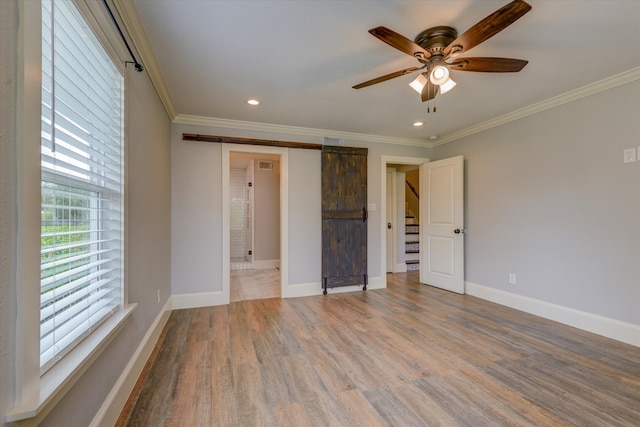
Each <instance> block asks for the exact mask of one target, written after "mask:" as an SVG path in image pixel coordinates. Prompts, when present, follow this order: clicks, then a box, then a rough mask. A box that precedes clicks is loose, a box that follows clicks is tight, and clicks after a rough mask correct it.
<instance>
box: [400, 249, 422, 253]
mask: <svg viewBox="0 0 640 427" xmlns="http://www.w3.org/2000/svg"><path fill="white" fill-rule="evenodd" d="M404 253H405V254H419V253H420V251H419V250H418V249H407V250H406V251H404Z"/></svg>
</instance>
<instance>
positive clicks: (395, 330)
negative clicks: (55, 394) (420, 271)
mask: <svg viewBox="0 0 640 427" xmlns="http://www.w3.org/2000/svg"><path fill="white" fill-rule="evenodd" d="M417 279H418V276H417V273H416V272H409V273H400V274H394V275H390V276H389V280H388V286H389V287H388V288H387V289H383V290H368V291H366V292H354V293H348V294H344V293H343V294H329V295H328V296H326V297H323V296H314V297H305V298H294V299H285V300H281V299H279V298H272V299H266V300H252V301H242V302H235V303H232V304H230V305H228V306H218V307H209V308H200V309H189V310H177V311H174V312H173V313H172V314H171V317H170V319H169V321H168V323H167V325H166V327H165V330H164V332H163V334H162V336H161V338H160V340H159V342H158V346H157V347H156V349H155V350H154V353H153V355H152V356H151V358H150V360H149V362H148V363H147V366H146V368H145V370H144V372H143V374H142V376H141V378H140V381H139V382H138V384H137V385H136V389H135V390H134V392H133V393H132V395H131V397H130V399H129V402H128V404H127V406H126V408H125V409H124V411H123V413H122V414H121V417H120V420H119V421H118V424H117V425H118V426H154V427H156V426H296V427H298V426H367V427H370V426H391V425H393V426H447V427H448V426H458V425H459V426H474V427H475V426H566V425H575V426H639V425H640V348H637V347H633V346H629V345H625V344H622V343H619V342H616V341H613V340H610V339H606V338H603V337H599V336H597V335H593V334H589V333H587V332H583V331H580V330H577V329H573V328H570V327H567V326H563V325H560V324H557V323H554V322H551V321H547V320H544V319H540V318H537V317H535V316H531V315H527V314H525V313H522V312H518V311H515V310H512V309H509V308H506V307H502V306H499V305H496V304H492V303H489V302H486V301H483V300H480V299H477V298H474V297H471V296H462V295H456V294H452V293H448V292H446V291H442V290H439V289H436V288H432V287H429V286H425V285H420V284H419V283H418V281H417Z"/></svg>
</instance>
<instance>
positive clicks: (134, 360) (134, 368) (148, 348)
mask: <svg viewBox="0 0 640 427" xmlns="http://www.w3.org/2000/svg"><path fill="white" fill-rule="evenodd" d="M171 307H172V298H171V297H170V298H168V299H167V301H166V303H165V304H164V307H162V309H161V310H160V312H159V313H158V315H157V316H156V318H155V320H154V321H153V323H152V324H151V326H150V327H149V329H148V330H147V333H146V334H145V335H144V337H143V338H142V341H141V342H140V345H138V348H137V349H136V351H135V352H134V353H133V356H131V359H130V360H129V363H127V366H126V367H125V368H124V370H123V371H122V373H121V374H120V377H119V378H118V380H117V381H116V383H115V384H114V386H113V388H112V389H111V392H109V395H108V396H107V398H106V399H105V401H104V402H103V403H102V406H101V407H100V409H99V410H98V412H97V413H96V415H95V417H93V420H92V421H91V424H90V427H110V426H113V425H115V423H116V421H117V420H118V417H119V416H120V412H122V409H123V408H124V405H125V404H126V403H127V399H128V398H129V395H130V394H131V392H132V391H133V387H134V386H135V385H136V382H137V381H138V377H139V376H140V374H141V373H142V369H143V368H144V366H145V364H146V362H147V359H148V358H149V356H150V355H151V352H152V351H153V349H154V347H155V345H156V343H157V342H158V338H159V337H160V334H161V333H162V330H163V329H164V326H165V324H166V323H167V320H169V316H170V315H171Z"/></svg>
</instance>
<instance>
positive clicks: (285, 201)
mask: <svg viewBox="0 0 640 427" xmlns="http://www.w3.org/2000/svg"><path fill="white" fill-rule="evenodd" d="M231 152H244V153H256V154H272V155H279V156H280V286H281V291H280V294H281V295H284V294H285V293H286V292H285V291H284V289H285V288H286V287H287V286H288V285H289V149H288V148H284V147H263V146H257V145H238V144H222V168H221V169H222V171H221V173H222V177H221V181H222V291H221V293H222V297H221V298H222V301H223V302H222V303H221V304H229V301H231V286H230V283H231V276H230V271H231V248H230V240H231V231H230V228H231V225H230V224H231V220H230V215H231V214H230V211H231V208H230V205H231V202H230V190H229V181H230V176H229V174H230V155H231ZM216 298H217V297H216ZM215 301H218V299H216V300H215ZM205 305H207V304H205ZM212 305H218V304H212ZM202 306H203V305H200V307H202Z"/></svg>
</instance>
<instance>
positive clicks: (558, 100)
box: [430, 67, 640, 148]
mask: <svg viewBox="0 0 640 427" xmlns="http://www.w3.org/2000/svg"><path fill="white" fill-rule="evenodd" d="M638 79H640V67H636V68H632V69H631V70H628V71H625V72H622V73H620V74H616V75H614V76H611V77H607V78H606V79H602V80H600V81H597V82H595V83H591V84H588V85H586V86H583V87H581V88H578V89H575V90H571V91H569V92H565V93H563V94H561V95H558V96H554V97H553V98H549V99H545V100H544V101H540V102H538V103H535V104H532V105H529V106H527V107H524V108H520V109H518V110H515V111H512V112H510V113H507V114H503V115H502V116H498V117H496V118H493V119H491V120H487V121H485V122H482V123H478V124H477V125H474V126H470V127H468V128H466V129H461V130H459V131H457V132H453V133H451V134H449V135H446V136H444V137H442V138H440V139H439V140H438V142H437V143H435V144H432V145H430V147H432V148H433V147H437V146H439V145H443V144H446V143H448V142H451V141H455V140H457V139H460V138H464V137H467V136H471V135H474V134H476V133H480V132H483V131H485V130H487V129H491V128H494V127H497V126H501V125H504V124H506V123H509V122H512V121H515V120H519V119H522V118H524V117H527V116H531V115H533V114H536V113H540V112H542V111H545V110H549V109H551V108H555V107H559V106H560V105H564V104H568V103H569V102H573V101H577V100H578V99H581V98H585V97H587V96H591V95H595V94H597V93H600V92H604V91H605V90H609V89H613V88H614V87H617V86H620V85H624V84H627V83H631V82H633V81H635V80H638Z"/></svg>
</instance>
